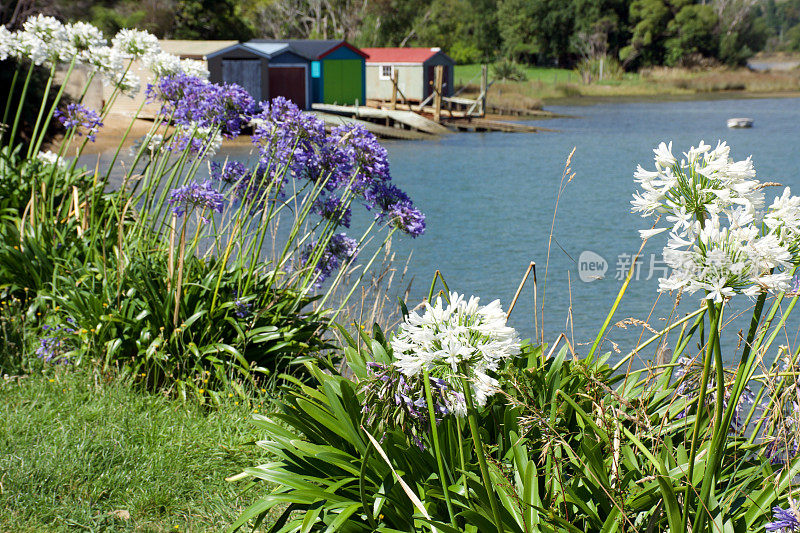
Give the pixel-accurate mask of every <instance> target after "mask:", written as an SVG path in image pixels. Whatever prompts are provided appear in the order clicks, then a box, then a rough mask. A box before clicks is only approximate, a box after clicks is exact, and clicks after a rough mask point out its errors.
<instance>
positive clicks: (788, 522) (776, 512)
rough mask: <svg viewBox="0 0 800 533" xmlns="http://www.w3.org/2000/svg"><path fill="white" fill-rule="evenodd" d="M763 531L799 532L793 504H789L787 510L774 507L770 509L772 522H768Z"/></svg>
mask: <svg viewBox="0 0 800 533" xmlns="http://www.w3.org/2000/svg"><path fill="white" fill-rule="evenodd" d="M764 529H765V530H766V531H778V532H781V533H784V532H787V533H788V532H790V531H800V519H799V518H798V513H797V510H796V509H795V504H794V502H792V501H790V502H789V508H788V509H783V508H782V507H779V506H777V505H776V506H775V507H773V508H772V522H769V523H768V524H767V525H766V526H765V527H764Z"/></svg>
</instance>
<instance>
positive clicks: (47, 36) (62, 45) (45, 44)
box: [17, 14, 75, 65]
mask: <svg viewBox="0 0 800 533" xmlns="http://www.w3.org/2000/svg"><path fill="white" fill-rule="evenodd" d="M22 28H23V29H22V31H21V32H19V33H17V38H18V46H19V51H20V53H21V54H22V55H24V56H26V57H27V58H28V59H30V60H31V62H33V63H34V64H35V65H42V64H47V65H51V64H53V63H57V62H59V61H62V60H70V59H71V58H72V56H73V55H75V50H74V48H73V47H72V45H71V43H70V42H69V40H68V38H67V30H66V28H65V27H64V25H63V24H62V23H61V22H59V21H58V20H57V19H56V18H54V17H48V16H45V15H42V14H38V15H35V16H33V17H29V18H27V19H26V20H25V22H24V23H23V24H22Z"/></svg>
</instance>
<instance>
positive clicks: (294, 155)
mask: <svg viewBox="0 0 800 533" xmlns="http://www.w3.org/2000/svg"><path fill="white" fill-rule="evenodd" d="M261 107H262V109H261V112H260V113H259V114H257V115H255V116H254V117H253V124H255V131H254V132H253V137H252V140H253V144H255V145H256V146H257V147H258V149H259V152H260V153H261V158H262V160H263V161H264V162H265V163H266V162H269V165H270V168H271V172H273V173H275V174H277V173H280V172H283V171H284V169H286V170H288V173H289V175H290V176H293V177H295V178H298V179H310V180H313V181H317V180H319V179H321V178H323V177H324V176H326V174H325V170H326V168H324V165H323V146H324V144H325V142H326V134H325V123H324V122H323V121H322V120H320V119H319V118H317V117H316V116H314V115H312V114H310V113H303V112H302V111H301V110H300V109H299V108H298V107H297V105H295V104H294V102H292V101H291V100H287V99H286V98H284V97H281V96H279V97H276V98H274V99H272V100H271V101H270V102H262V103H261ZM338 186H339V183H338V182H337V181H336V179H335V177H334V178H333V179H331V178H328V184H327V188H328V189H329V190H333V189H335V188H336V187H338Z"/></svg>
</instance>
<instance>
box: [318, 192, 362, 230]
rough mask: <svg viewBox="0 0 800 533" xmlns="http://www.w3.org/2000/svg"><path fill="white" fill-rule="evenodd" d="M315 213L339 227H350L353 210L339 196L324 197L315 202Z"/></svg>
mask: <svg viewBox="0 0 800 533" xmlns="http://www.w3.org/2000/svg"><path fill="white" fill-rule="evenodd" d="M314 211H315V212H316V213H317V214H318V215H319V216H321V217H322V218H324V219H326V220H331V221H333V222H334V224H336V225H337V226H344V227H346V228H349V227H350V218H351V216H352V214H353V212H352V209H350V207H349V206H346V205H345V204H344V202H343V201H342V199H341V198H339V197H338V196H324V197H320V198H318V199H317V201H316V202H314Z"/></svg>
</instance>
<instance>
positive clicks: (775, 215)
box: [631, 141, 800, 303]
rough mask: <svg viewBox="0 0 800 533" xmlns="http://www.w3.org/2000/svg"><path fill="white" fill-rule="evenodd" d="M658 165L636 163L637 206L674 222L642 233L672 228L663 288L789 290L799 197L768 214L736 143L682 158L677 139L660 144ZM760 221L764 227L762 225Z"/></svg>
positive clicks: (709, 294) (712, 295)
mask: <svg viewBox="0 0 800 533" xmlns="http://www.w3.org/2000/svg"><path fill="white" fill-rule="evenodd" d="M654 153H655V170H654V171H650V170H644V169H643V168H642V167H641V166H639V167H638V169H637V170H636V173H635V174H634V180H635V181H636V182H637V183H638V184H639V185H640V186H641V189H642V190H641V191H640V192H637V193H636V194H634V199H633V201H632V202H631V203H632V204H633V209H632V211H633V212H638V213H641V214H642V216H643V217H648V216H653V215H655V214H659V216H661V217H663V218H664V219H665V220H666V221H667V222H668V223H669V224H671V227H667V228H657V229H653V230H643V231H641V234H642V237H643V238H650V237H653V236H654V235H656V234H658V233H661V232H662V231H667V230H669V231H670V236H669V239H668V242H667V245H666V247H665V248H664V252H663V256H664V262H665V263H666V264H667V266H668V267H670V269H671V270H670V273H669V276H667V277H664V278H661V279H660V280H659V290H661V291H673V290H678V291H682V292H688V293H690V294H691V293H694V292H696V291H698V290H700V291H704V292H705V293H706V296H705V297H706V298H707V299H709V300H712V301H714V302H717V303H719V302H722V301H724V300H726V299H728V298H731V297H733V296H734V295H736V294H746V295H749V296H754V295H757V294H759V293H761V292H764V291H773V292H780V291H783V290H786V289H787V288H788V282H789V281H790V276H789V274H788V272H787V269H788V267H789V266H790V265H791V264H792V263H794V262H795V258H797V257H800V255H799V254H798V252H800V246H798V245H800V239H797V240H796V241H792V240H791V238H793V236H795V235H798V234H797V233H795V232H794V231H795V228H800V199H796V198H794V197H791V195H790V193H789V192H788V191H786V192H784V195H783V196H781V197H780V198H777V199H776V200H775V202H774V203H773V205H772V206H771V207H770V208H769V209H768V210H767V211H766V212H765V210H764V194H763V185H762V184H761V183H760V182H759V181H757V180H756V179H755V169H754V167H753V163H752V160H751V159H750V158H747V159H746V160H744V161H734V160H733V159H731V157H730V147H729V146H728V145H727V144H726V143H724V142H719V143H717V146H716V147H715V148H712V147H711V146H710V145H707V144H705V143H704V142H702V141H701V142H700V144H699V145H698V146H697V147H691V148H690V149H689V150H688V151H686V152H684V153H683V158H682V159H681V160H680V161H679V160H678V158H676V157H675V156H674V155H672V144H671V143H670V144H669V145H666V144H665V143H661V144H660V145H659V147H658V148H656V149H655V150H654ZM762 220H763V221H764V225H763V227H762Z"/></svg>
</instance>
